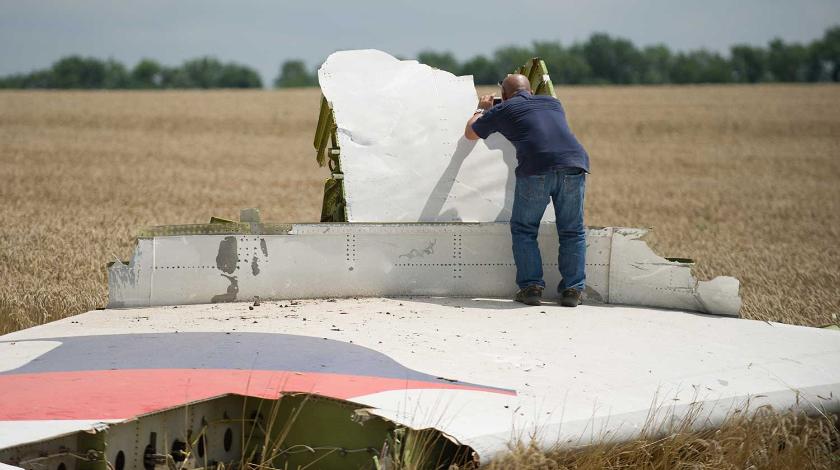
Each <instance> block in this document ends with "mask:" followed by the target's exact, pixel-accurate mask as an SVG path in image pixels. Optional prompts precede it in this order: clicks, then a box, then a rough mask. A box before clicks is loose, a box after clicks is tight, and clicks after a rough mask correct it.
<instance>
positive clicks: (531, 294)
mask: <svg viewBox="0 0 840 470" xmlns="http://www.w3.org/2000/svg"><path fill="white" fill-rule="evenodd" d="M542 291H543V288H542V287H541V286H537V285H533V286H528V287H526V288H524V289H519V292H517V293H516V297H514V299H513V300H515V301H517V302H521V303H523V304H525V305H540V298H542Z"/></svg>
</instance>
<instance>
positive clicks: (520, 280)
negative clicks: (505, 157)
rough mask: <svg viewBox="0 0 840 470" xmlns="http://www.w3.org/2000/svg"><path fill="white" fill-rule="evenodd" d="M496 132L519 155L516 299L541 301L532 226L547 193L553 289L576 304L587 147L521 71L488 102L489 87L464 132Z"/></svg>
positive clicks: (475, 135) (513, 228) (514, 219)
mask: <svg viewBox="0 0 840 470" xmlns="http://www.w3.org/2000/svg"><path fill="white" fill-rule="evenodd" d="M494 132H499V133H501V134H502V135H503V136H505V137H506V138H507V139H508V140H509V141H510V142H511V143H512V144H513V146H514V147H515V148H516V159H517V160H518V162H519V164H518V166H517V167H516V191H515V193H514V201H513V214H512V215H511V218H510V232H511V235H512V238H513V259H514V261H515V262H516V284H517V285H518V286H519V292H517V294H516V298H515V300H516V301H518V302H522V303H524V304H528V305H539V304H540V299H541V297H542V291H543V289H544V288H545V281H543V270H542V258H541V257H540V248H539V245H538V244H537V232H538V230H539V227H540V220H541V219H542V216H543V214H544V213H545V208H546V205H548V201H549V199H551V200H552V201H553V202H554V214H555V218H556V223H557V235H558V236H559V239H560V254H559V256H558V259H557V264H558V267H559V268H560V274H561V275H562V276H563V280H562V281H561V282H560V285H559V286H557V291H558V292H559V293H560V295H561V300H560V303H561V305H564V306H566V307H576V306H578V304H580V302H581V294H582V293H583V288H584V282H585V278H586V275H585V272H584V269H585V266H586V264H585V260H584V256H585V254H586V239H585V233H584V226H583V196H584V191H585V183H586V173H588V172H589V155H588V154H587V153H586V150H584V148H583V146H582V145H581V144H580V142H578V140H577V139H576V138H575V136H574V134H572V131H571V130H570V129H569V125H568V123H567V122H566V114H565V112H564V111H563V106H562V105H561V104H560V102H559V101H558V100H557V99H555V98H552V97H551V96H541V95H532V94H531V84H530V83H529V81H528V78H527V77H525V76H524V75H519V74H515V75H508V76H507V78H505V79H504V81H503V82H502V102H501V103H500V104H498V105H496V106H493V96H492V95H486V96H482V97H481V100H480V101H479V103H478V109H477V110H476V111H475V114H473V116H472V117H471V118H470V120H469V121H468V122H467V127H466V129H465V130H464V135H465V137H466V138H467V139H470V140H477V139H479V138H481V139H486V138H487V137H488V136H489V135H490V134H492V133H494Z"/></svg>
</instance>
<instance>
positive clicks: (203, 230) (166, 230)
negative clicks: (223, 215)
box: [137, 222, 292, 238]
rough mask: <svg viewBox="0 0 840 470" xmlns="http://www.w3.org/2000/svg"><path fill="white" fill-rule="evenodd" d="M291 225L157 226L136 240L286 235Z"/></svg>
mask: <svg viewBox="0 0 840 470" xmlns="http://www.w3.org/2000/svg"><path fill="white" fill-rule="evenodd" d="M291 229H292V224H273V223H267V224H251V223H242V222H225V223H210V224H185V225H159V226H155V227H146V228H143V229H141V230H140V231H139V232H138V234H137V238H154V237H170V236H180V235H287V234H288V233H289V231H290V230H291Z"/></svg>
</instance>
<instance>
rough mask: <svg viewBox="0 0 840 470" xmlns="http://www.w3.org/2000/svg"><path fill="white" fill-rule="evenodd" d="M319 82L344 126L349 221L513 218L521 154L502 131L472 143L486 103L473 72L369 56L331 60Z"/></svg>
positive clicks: (345, 54) (341, 140)
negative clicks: (473, 123) (469, 130)
mask: <svg viewBox="0 0 840 470" xmlns="http://www.w3.org/2000/svg"><path fill="white" fill-rule="evenodd" d="M373 71H375V72H373ZM371 73H375V74H376V77H377V78H376V81H375V83H374V85H376V86H371V80H370V77H371ZM318 82H319V83H320V85H321V91H322V92H323V93H324V96H325V97H326V98H327V100H328V101H329V102H330V104H331V105H332V108H333V111H334V115H335V119H336V125H337V126H338V130H337V135H338V145H339V147H340V148H341V154H340V157H339V158H340V161H341V170H342V172H343V173H344V188H345V191H344V193H345V199H346V202H347V220H348V221H349V222H436V221H437V222H452V221H463V222H494V221H496V222H505V221H508V220H510V216H511V209H512V208H513V190H514V182H515V177H514V173H513V171H514V168H515V167H516V164H517V163H516V152H515V150H514V148H513V145H511V143H510V142H509V141H508V140H507V139H505V138H504V137H503V136H502V135H501V134H498V133H497V134H493V135H491V136H490V137H489V138H487V139H483V140H479V141H469V140H467V139H466V138H465V137H464V126H465V125H466V123H467V120H468V119H469V118H470V116H472V114H473V112H474V111H475V109H476V107H477V105H478V95H477V94H476V90H475V84H474V83H473V79H472V76H471V75H466V76H463V77H458V76H455V75H453V74H451V73H449V72H447V71H444V70H438V69H435V68H432V67H430V66H428V65H426V64H421V63H418V62H417V61H415V60H399V59H397V58H395V57H393V56H391V55H389V54H387V53H385V52H382V51H379V50H374V49H367V50H355V51H339V52H335V53H333V54H331V55H330V56H329V57H328V58H327V60H326V61H325V62H324V64H323V65H321V68H320V69H319V70H318ZM543 220H545V221H552V220H554V208H553V206H552V205H551V204H549V205H548V207H547V208H546V211H545V215H544V217H543Z"/></svg>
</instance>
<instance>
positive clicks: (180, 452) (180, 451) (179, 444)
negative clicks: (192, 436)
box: [172, 439, 187, 462]
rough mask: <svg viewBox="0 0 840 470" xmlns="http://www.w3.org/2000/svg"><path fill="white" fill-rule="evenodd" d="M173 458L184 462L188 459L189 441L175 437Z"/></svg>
mask: <svg viewBox="0 0 840 470" xmlns="http://www.w3.org/2000/svg"><path fill="white" fill-rule="evenodd" d="M172 460H174V461H175V462H183V461H184V460H187V443H186V442H184V441H179V440H178V439H175V440H174V441H172Z"/></svg>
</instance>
